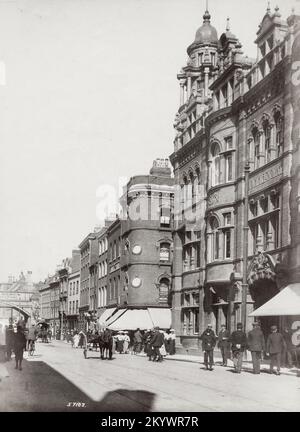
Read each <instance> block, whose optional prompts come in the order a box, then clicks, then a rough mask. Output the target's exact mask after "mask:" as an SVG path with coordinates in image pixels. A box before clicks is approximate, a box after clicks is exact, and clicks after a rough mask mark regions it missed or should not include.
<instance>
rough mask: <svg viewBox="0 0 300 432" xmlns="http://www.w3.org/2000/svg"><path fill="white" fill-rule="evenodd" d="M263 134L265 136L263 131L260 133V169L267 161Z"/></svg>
mask: <svg viewBox="0 0 300 432" xmlns="http://www.w3.org/2000/svg"><path fill="white" fill-rule="evenodd" d="M263 134H264V131H263V130H259V131H258V135H259V154H258V167H261V166H262V165H263V164H264V161H265V149H264V142H263ZM258 167H257V168H258Z"/></svg>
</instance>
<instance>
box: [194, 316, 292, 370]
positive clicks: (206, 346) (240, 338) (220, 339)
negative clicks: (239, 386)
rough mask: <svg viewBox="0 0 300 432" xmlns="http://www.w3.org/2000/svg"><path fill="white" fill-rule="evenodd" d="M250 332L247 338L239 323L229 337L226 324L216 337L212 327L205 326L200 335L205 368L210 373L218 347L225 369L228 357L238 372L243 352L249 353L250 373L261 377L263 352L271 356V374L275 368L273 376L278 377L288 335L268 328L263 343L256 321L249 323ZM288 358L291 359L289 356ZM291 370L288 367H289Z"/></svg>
mask: <svg viewBox="0 0 300 432" xmlns="http://www.w3.org/2000/svg"><path fill="white" fill-rule="evenodd" d="M252 326H253V329H252V330H251V331H249V333H248V335H247V334H246V333H245V331H244V330H243V325H242V323H238V324H237V327H236V330H235V331H233V332H232V333H231V334H230V332H229V331H228V330H227V329H226V326H225V325H222V326H221V330H220V332H219V334H218V336H216V335H215V333H214V331H213V329H212V325H211V324H208V326H207V329H206V330H205V331H204V332H203V333H202V335H201V337H200V339H201V340H202V350H203V351H204V365H205V368H206V369H209V370H213V365H214V348H215V346H216V345H217V346H218V347H219V348H220V350H221V354H222V361H223V362H222V366H227V361H228V359H229V358H230V357H231V356H230V353H232V360H233V364H234V369H235V372H236V373H241V370H242V364H243V356H244V352H245V351H246V350H249V351H250V352H251V357H252V363H253V373H254V374H260V367H261V360H262V357H263V354H264V353H266V354H268V355H269V357H270V373H273V372H274V366H276V371H275V372H274V373H275V374H276V375H280V367H281V363H282V357H283V356H285V355H286V353H287V352H289V341H290V334H289V332H288V331H287V330H286V331H285V333H286V334H285V335H284V336H283V335H282V334H281V333H279V332H278V329H277V326H275V325H273V326H271V333H270V334H269V336H268V338H267V341H266V343H265V338H264V334H263V332H262V330H261V328H260V324H259V323H258V322H254V323H253V324H252ZM289 358H290V357H289ZM289 366H290V367H291V365H289Z"/></svg>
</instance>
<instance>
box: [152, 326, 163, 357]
mask: <svg viewBox="0 0 300 432" xmlns="http://www.w3.org/2000/svg"><path fill="white" fill-rule="evenodd" d="M163 344H164V334H163V333H161V332H160V331H159V327H154V334H153V336H152V339H151V342H150V345H152V347H153V361H158V362H161V361H162V360H163V357H162V355H161V353H160V350H159V349H160V348H161V347H162V346H163Z"/></svg>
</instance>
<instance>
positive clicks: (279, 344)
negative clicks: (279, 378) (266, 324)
mask: <svg viewBox="0 0 300 432" xmlns="http://www.w3.org/2000/svg"><path fill="white" fill-rule="evenodd" d="M285 349H286V344H285V341H284V339H283V336H282V334H281V333H278V332H277V326H275V325H273V326H272V327H271V334H269V336H268V339H267V353H268V354H270V360H271V361H270V373H273V369H274V365H275V363H276V365H277V371H276V372H275V374H276V375H280V366H281V355H282V352H283V351H284V350H285Z"/></svg>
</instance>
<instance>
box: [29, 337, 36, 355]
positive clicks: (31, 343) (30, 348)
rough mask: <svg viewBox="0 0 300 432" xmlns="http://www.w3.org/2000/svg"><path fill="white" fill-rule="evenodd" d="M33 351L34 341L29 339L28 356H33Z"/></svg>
mask: <svg viewBox="0 0 300 432" xmlns="http://www.w3.org/2000/svg"><path fill="white" fill-rule="evenodd" d="M34 351H35V342H34V341H33V340H31V341H30V342H29V347H28V354H29V355H30V356H33V354H34Z"/></svg>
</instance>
